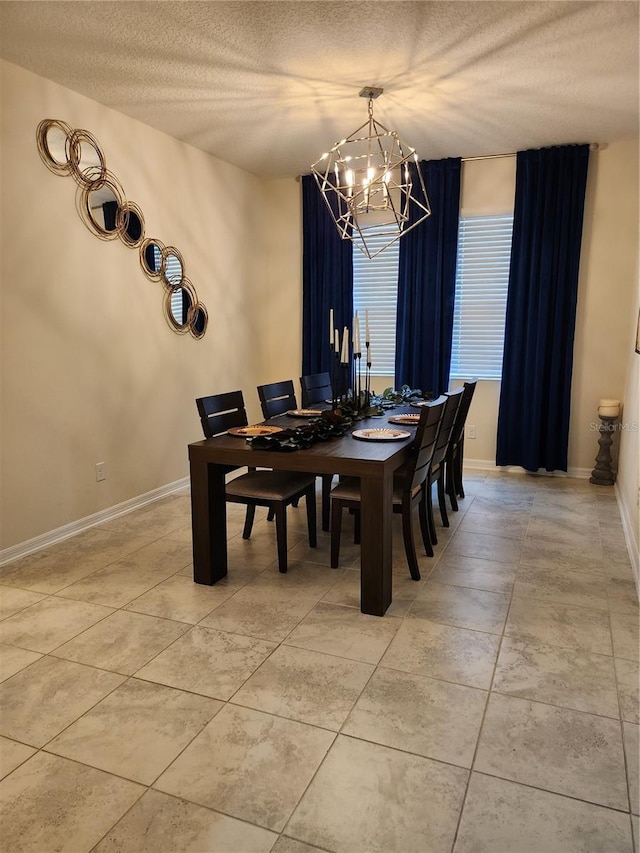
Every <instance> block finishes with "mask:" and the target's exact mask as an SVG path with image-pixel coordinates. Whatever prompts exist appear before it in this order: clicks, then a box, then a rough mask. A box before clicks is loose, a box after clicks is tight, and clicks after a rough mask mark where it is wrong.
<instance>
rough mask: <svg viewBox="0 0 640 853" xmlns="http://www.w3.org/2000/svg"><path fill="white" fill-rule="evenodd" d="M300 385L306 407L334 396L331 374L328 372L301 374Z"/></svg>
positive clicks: (303, 405)
mask: <svg viewBox="0 0 640 853" xmlns="http://www.w3.org/2000/svg"><path fill="white" fill-rule="evenodd" d="M300 387H301V388H302V407H303V408H304V409H306V408H308V407H309V406H313V405H314V404H315V403H324V401H325V400H331V399H332V398H333V391H332V389H331V376H330V375H329V374H328V373H311V374H309V375H308V376H301V377H300Z"/></svg>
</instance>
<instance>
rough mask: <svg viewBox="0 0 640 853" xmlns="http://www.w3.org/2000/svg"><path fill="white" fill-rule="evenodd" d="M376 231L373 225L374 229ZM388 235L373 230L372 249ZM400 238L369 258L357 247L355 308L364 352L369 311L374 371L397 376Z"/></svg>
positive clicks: (377, 373) (354, 263)
mask: <svg viewBox="0 0 640 853" xmlns="http://www.w3.org/2000/svg"><path fill="white" fill-rule="evenodd" d="M372 231H373V229H372ZM388 239H389V238H388V236H387V237H383V236H382V235H380V236H379V237H377V238H376V236H375V235H373V234H372V236H371V237H367V245H370V246H371V249H372V251H376V250H377V249H378V248H379V247H381V246H384V244H385V243H386V241H387V240H388ZM399 243H400V241H399V240H396V242H395V243H392V245H391V246H389V248H388V249H385V251H384V252H382V253H381V254H380V255H377V257H375V258H371V259H369V258H368V257H367V256H366V255H365V254H363V252H361V251H360V249H358V248H357V247H356V246H355V245H354V247H353V309H354V311H357V312H358V316H359V317H360V334H361V336H362V347H363V353H362V354H363V357H364V355H365V353H364V317H365V311H368V312H369V331H370V333H371V375H372V376H393V375H394V374H395V372H396V306H397V303H398V250H399Z"/></svg>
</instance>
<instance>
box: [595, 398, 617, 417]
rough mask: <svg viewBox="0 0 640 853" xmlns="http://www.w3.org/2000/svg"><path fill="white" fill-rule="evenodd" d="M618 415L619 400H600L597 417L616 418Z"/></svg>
mask: <svg viewBox="0 0 640 853" xmlns="http://www.w3.org/2000/svg"><path fill="white" fill-rule="evenodd" d="M619 414H620V400H600V402H599V403H598V415H599V416H600V417H601V418H617V417H618V415H619Z"/></svg>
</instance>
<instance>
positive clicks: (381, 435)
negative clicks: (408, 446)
mask: <svg viewBox="0 0 640 853" xmlns="http://www.w3.org/2000/svg"><path fill="white" fill-rule="evenodd" d="M351 435H352V436H353V437H354V438H360V439H362V440H363V441H401V440H402V439H405V438H411V433H410V432H405V430H403V429H356V430H354V431H353V432H352V433H351Z"/></svg>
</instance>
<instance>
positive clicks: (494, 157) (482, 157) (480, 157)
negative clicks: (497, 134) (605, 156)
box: [460, 142, 606, 163]
mask: <svg viewBox="0 0 640 853" xmlns="http://www.w3.org/2000/svg"><path fill="white" fill-rule="evenodd" d="M603 148H606V144H605V145H601V144H600V143H599V142H592V143H590V145H589V151H601V150H602V149H603ZM515 156H516V152H515V151H512V152H510V153H509V154H479V155H478V156H477V157H461V158H460V159H461V160H462V162H463V163H470V162H472V161H473V160H498V159H500V158H501V157H515Z"/></svg>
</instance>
